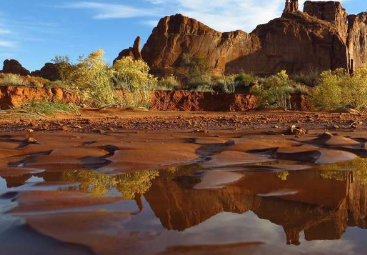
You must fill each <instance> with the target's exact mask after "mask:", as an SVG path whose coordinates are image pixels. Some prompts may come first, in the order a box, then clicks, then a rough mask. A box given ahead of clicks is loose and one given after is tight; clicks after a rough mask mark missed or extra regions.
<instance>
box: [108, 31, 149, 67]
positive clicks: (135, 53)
mask: <svg viewBox="0 0 367 255" xmlns="http://www.w3.org/2000/svg"><path fill="white" fill-rule="evenodd" d="M140 44H141V37H140V36H138V37H137V38H136V39H135V41H134V46H133V47H130V48H129V49H125V50H123V51H121V52H120V54H119V55H118V57H117V58H116V59H115V60H114V61H113V63H115V62H116V61H117V60H120V59H122V58H124V57H131V58H132V59H134V60H141V59H142V56H141V46H140Z"/></svg>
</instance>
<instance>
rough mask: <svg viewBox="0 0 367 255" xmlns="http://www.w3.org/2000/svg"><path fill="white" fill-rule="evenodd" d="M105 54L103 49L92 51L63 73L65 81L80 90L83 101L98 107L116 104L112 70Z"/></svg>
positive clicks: (74, 88)
mask: <svg viewBox="0 0 367 255" xmlns="http://www.w3.org/2000/svg"><path fill="white" fill-rule="evenodd" d="M103 55H104V52H103V51H102V50H98V51H95V52H92V53H91V54H90V55H89V56H88V57H86V58H81V59H80V60H79V63H78V64H76V65H74V66H73V68H69V69H68V70H64V71H65V72H64V73H63V75H64V76H63V82H64V83H65V84H67V85H68V86H70V87H71V88H72V89H73V90H75V91H77V92H78V94H79V95H80V96H81V99H82V101H83V103H85V104H88V105H93V106H98V107H104V106H109V105H114V104H115V95H114V86H113V83H112V79H111V71H110V70H109V67H108V65H107V64H106V63H105V61H104V59H103Z"/></svg>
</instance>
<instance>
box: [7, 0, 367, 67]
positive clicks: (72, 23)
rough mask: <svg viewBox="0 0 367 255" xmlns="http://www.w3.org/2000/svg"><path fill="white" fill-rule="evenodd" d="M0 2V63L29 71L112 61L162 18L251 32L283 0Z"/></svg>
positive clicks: (352, 7) (348, 0)
mask: <svg viewBox="0 0 367 255" xmlns="http://www.w3.org/2000/svg"><path fill="white" fill-rule="evenodd" d="M0 1H1V8H0V62H1V63H2V62H3V61H4V60H5V59H7V58H15V59H17V60H19V61H20V62H21V63H22V64H23V66H25V67H26V68H27V69H30V70H35V69H39V68H41V67H42V66H43V64H44V63H45V62H48V61H50V60H51V59H52V58H53V57H54V56H55V55H65V56H69V57H70V58H71V60H73V61H76V59H77V58H78V57H79V56H81V55H88V54H89V53H90V52H92V51H93V50H96V49H104V50H105V51H106V59H107V61H108V62H112V60H113V59H114V58H115V57H116V56H117V55H118V53H119V52H120V51H121V50H122V49H124V48H127V47H130V46H131V45H132V44H133V41H134V39H135V38H136V36H138V35H140V36H142V38H143V41H145V40H146V39H147V38H148V36H149V35H150V33H151V31H152V29H153V28H154V26H155V25H156V24H157V22H158V20H159V19H160V18H161V17H163V16H166V15H171V14H176V13H182V14H184V15H187V16H190V17H194V18H196V19H198V20H200V21H202V22H203V23H205V24H207V25H209V26H211V27H213V28H214V29H217V30H219V31H231V30H237V29H242V30H245V31H247V32H251V31H252V29H254V28H255V27H256V25H257V24H261V23H266V22H267V21H269V20H271V19H273V18H275V17H277V16H279V15H280V14H281V12H282V9H283V7H284V0H85V1H77V0H54V1H51V0H11V1H10V0H0ZM300 2H301V4H302V3H303V1H302V0H300ZM343 5H344V7H345V8H346V9H347V12H348V13H350V14H353V13H359V12H362V11H367V2H366V1H365V0H345V1H343ZM1 63H0V68H1V65H2V64H1Z"/></svg>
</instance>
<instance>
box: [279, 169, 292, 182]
mask: <svg viewBox="0 0 367 255" xmlns="http://www.w3.org/2000/svg"><path fill="white" fill-rule="evenodd" d="M288 176H289V172H288V171H284V172H280V173H278V178H279V179H281V180H282V181H286V180H287V179H288Z"/></svg>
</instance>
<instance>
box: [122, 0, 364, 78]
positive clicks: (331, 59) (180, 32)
mask: <svg viewBox="0 0 367 255" xmlns="http://www.w3.org/2000/svg"><path fill="white" fill-rule="evenodd" d="M366 17H367V14H366V13H362V14H359V15H351V16H349V17H348V14H347V13H346V12H345V10H344V9H343V7H342V5H341V4H340V3H339V2H332V1H328V2H311V1H307V2H306V3H305V6H304V12H301V11H299V10H298V1H297V0H287V1H286V5H285V9H284V12H283V15H282V17H280V18H277V19H274V20H272V21H270V22H269V23H267V24H264V25H259V26H258V27H257V28H256V29H255V30H254V31H253V32H251V33H249V34H248V33H246V32H244V31H234V32H228V33H221V32H218V31H216V30H214V29H211V28H210V27H208V26H206V25H204V24H202V23H200V22H198V21H196V20H194V19H191V18H188V17H184V16H182V15H180V14H177V15H174V16H168V17H165V18H163V19H161V20H160V21H159V23H158V25H157V27H155V28H154V30H153V32H152V34H151V36H150V37H149V39H148V41H147V43H146V44H145V46H144V47H143V50H142V52H141V55H140V54H138V57H139V58H140V57H142V58H143V60H144V61H146V62H147V63H148V64H149V66H150V68H151V71H152V73H154V74H156V75H160V76H165V75H168V74H172V73H174V72H175V71H177V70H178V67H179V64H180V61H181V58H182V56H183V55H184V54H188V55H191V56H193V57H204V58H206V59H207V60H208V63H209V65H210V66H211V67H212V69H213V74H217V75H222V74H233V73H239V72H241V71H245V72H249V73H253V74H256V75H269V74H274V73H277V72H279V71H281V70H286V71H287V72H288V73H290V74H292V73H300V72H308V71H310V70H317V71H324V70H330V69H331V70H334V69H337V68H345V69H347V70H350V71H351V72H352V71H353V70H354V69H355V68H358V67H360V66H361V65H362V64H364V63H365V62H366V60H367V50H366V43H365V42H366V40H367V37H366ZM348 20H349V26H348ZM135 48H136V47H133V48H130V49H128V50H125V51H123V52H122V53H120V56H119V58H120V57H121V56H132V57H134V58H136V54H135V53H136V50H134V49H135Z"/></svg>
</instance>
